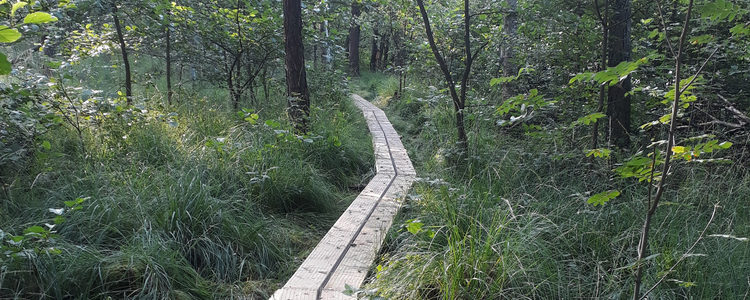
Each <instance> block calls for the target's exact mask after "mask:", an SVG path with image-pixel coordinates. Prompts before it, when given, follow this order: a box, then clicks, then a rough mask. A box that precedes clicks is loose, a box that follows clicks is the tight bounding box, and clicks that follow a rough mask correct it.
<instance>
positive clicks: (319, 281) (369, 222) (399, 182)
mask: <svg viewBox="0 0 750 300" xmlns="http://www.w3.org/2000/svg"><path fill="white" fill-rule="evenodd" d="M351 97H352V100H353V101H354V105H356V106H357V107H358V108H359V109H360V110H362V113H363V114H364V116H365V119H366V120H367V127H368V128H369V129H370V133H371V135H372V144H373V148H374V150H375V169H376V170H377V174H376V175H375V177H373V178H372V180H370V183H368V184H367V186H366V187H365V189H364V190H363V191H362V193H360V194H359V196H357V198H356V199H354V201H353V202H352V204H351V205H349V207H348V208H347V209H346V211H344V213H343V214H342V215H341V217H339V219H338V220H337V221H336V223H335V224H334V225H333V227H331V229H330V230H329V231H328V233H326V235H325V236H324V237H323V239H322V240H321V241H320V243H318V245H317V246H316V247H315V249H313V251H312V252H311V253H310V255H308V257H307V258H306V259H305V261H304V262H303V263H302V265H301V266H300V267H299V269H297V271H296V272H295V273H294V275H292V277H291V278H290V279H289V281H287V283H286V284H285V285H284V287H282V288H281V289H279V290H277V291H276V292H275V293H274V294H273V296H271V298H270V300H307V299H310V300H318V299H354V298H353V297H349V296H347V295H344V294H343V291H344V289H345V286H346V285H349V286H352V287H357V288H358V287H360V286H361V285H362V283H363V282H364V280H365V277H366V276H367V271H368V270H369V269H370V265H371V264H372V262H373V260H374V259H375V258H376V255H377V253H378V252H379V251H380V247H381V246H382V243H383V240H384V239H385V235H386V233H387V232H388V229H389V228H390V227H391V224H392V223H393V217H394V216H395V215H396V212H398V209H399V208H400V207H401V200H402V199H403V196H404V195H405V194H406V192H407V191H408V190H409V188H410V187H411V185H412V183H413V182H414V178H415V177H416V172H415V171H414V166H413V165H412V163H411V160H409V156H408V155H407V154H406V150H405V149H404V146H403V144H402V143H401V140H400V139H399V137H398V133H396V130H395V129H393V126H392V125H391V123H390V122H389V121H388V118H387V117H386V116H385V113H384V112H383V111H382V110H381V109H380V108H378V107H376V106H375V105H373V104H372V103H370V102H368V101H367V100H365V99H363V98H362V97H360V96H358V95H356V94H353V95H352V96H351Z"/></svg>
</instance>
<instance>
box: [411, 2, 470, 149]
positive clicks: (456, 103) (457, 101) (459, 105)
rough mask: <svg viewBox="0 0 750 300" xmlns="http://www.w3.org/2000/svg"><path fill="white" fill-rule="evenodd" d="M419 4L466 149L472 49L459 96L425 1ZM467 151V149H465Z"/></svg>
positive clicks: (466, 44) (461, 146)
mask: <svg viewBox="0 0 750 300" xmlns="http://www.w3.org/2000/svg"><path fill="white" fill-rule="evenodd" d="M468 2H469V1H468V0H464V4H465V5H466V7H465V10H466V11H467V12H466V16H465V20H464V21H465V22H466V21H467V20H468V19H469V14H468V9H469V6H468ZM417 4H418V5H419V12H420V14H421V15H422V21H423V22H424V28H425V33H426V34H427V41H428V42H429V44H430V49H432V54H433V55H434V56H435V60H437V62H438V66H440V70H441V71H442V72H443V76H445V82H446V85H447V86H448V90H449V91H450V95H451V99H453V108H454V111H455V117H456V129H457V130H458V144H459V147H460V148H462V149H463V150H466V149H467V147H468V142H467V140H468V139H467V137H466V128H465V127H464V112H463V109H464V102H463V101H462V99H464V100H465V99H466V98H465V97H466V90H465V84H466V83H467V81H468V75H467V74H466V73H467V72H469V69H470V68H471V62H470V61H471V49H468V48H467V52H466V53H468V54H469V56H468V57H467V59H466V63H467V68H466V70H465V72H464V77H463V78H462V81H461V85H462V86H461V95H462V97H459V96H458V93H457V92H456V83H455V81H454V80H453V77H452V76H451V72H450V70H449V69H448V65H447V64H446V63H445V60H444V59H443V56H442V55H441V54H440V51H438V48H437V45H436V44H435V38H434V35H433V34H432V27H431V26H430V19H429V17H428V16H427V11H426V10H425V8H424V1H423V0H417ZM465 26H466V28H465V29H466V32H468V30H469V29H468V26H469V24H468V22H467V23H466V24H465ZM465 39H468V37H467V36H465ZM464 42H465V44H464V45H465V46H467V47H468V46H469V44H468V43H467V42H466V40H465V41H464ZM464 152H465V151H464Z"/></svg>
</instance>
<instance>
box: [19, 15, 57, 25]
mask: <svg viewBox="0 0 750 300" xmlns="http://www.w3.org/2000/svg"><path fill="white" fill-rule="evenodd" d="M54 21H57V18H55V17H53V16H52V15H50V14H48V13H45V12H35V13H33V14H29V15H27V16H26V17H25V18H23V22H24V23H25V24H42V23H47V22H54Z"/></svg>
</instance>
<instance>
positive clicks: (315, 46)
mask: <svg viewBox="0 0 750 300" xmlns="http://www.w3.org/2000/svg"><path fill="white" fill-rule="evenodd" d="M315 27H317V26H316V25H313V28H315ZM318 40H320V38H318ZM312 44H313V53H312V57H313V70H317V69H318V42H316V41H313V43H312Z"/></svg>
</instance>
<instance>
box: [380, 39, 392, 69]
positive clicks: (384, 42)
mask: <svg viewBox="0 0 750 300" xmlns="http://www.w3.org/2000/svg"><path fill="white" fill-rule="evenodd" d="M389 50H390V45H389V43H388V39H387V38H386V37H381V38H380V59H379V60H378V63H379V67H378V68H379V69H380V70H385V68H387V67H388V52H389Z"/></svg>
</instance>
